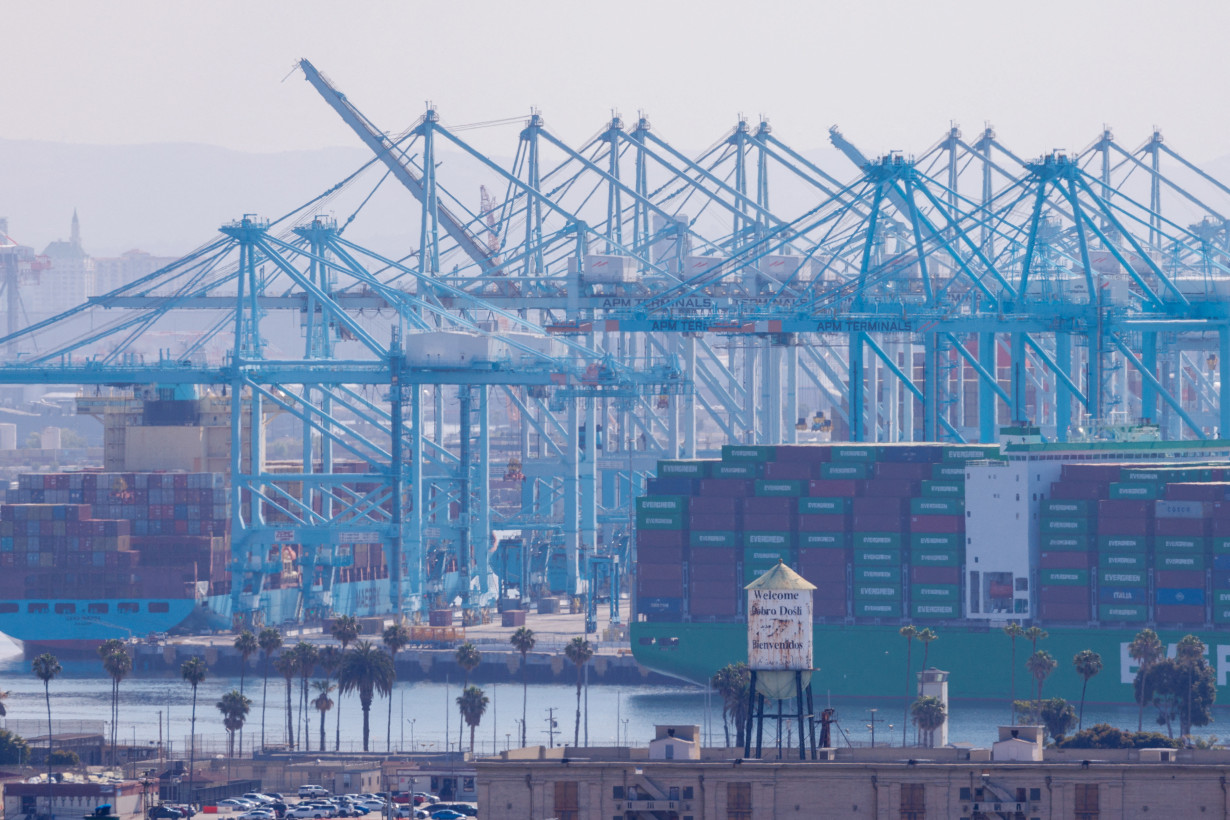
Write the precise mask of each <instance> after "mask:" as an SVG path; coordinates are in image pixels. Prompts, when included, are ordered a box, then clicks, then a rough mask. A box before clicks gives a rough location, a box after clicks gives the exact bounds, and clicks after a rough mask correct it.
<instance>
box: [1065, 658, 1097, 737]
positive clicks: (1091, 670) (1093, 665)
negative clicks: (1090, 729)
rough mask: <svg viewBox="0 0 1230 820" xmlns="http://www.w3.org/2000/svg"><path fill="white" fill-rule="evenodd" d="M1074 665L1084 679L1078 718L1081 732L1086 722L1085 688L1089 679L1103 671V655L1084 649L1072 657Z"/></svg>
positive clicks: (1078, 727) (1077, 722)
mask: <svg viewBox="0 0 1230 820" xmlns="http://www.w3.org/2000/svg"><path fill="white" fill-rule="evenodd" d="M1072 665H1073V666H1075V667H1076V674H1078V675H1080V676H1081V681H1082V683H1081V708H1080V712H1079V713H1078V714H1077V720H1076V731H1078V732H1079V731H1080V730H1081V727H1082V726H1083V725H1084V723H1085V689H1086V688H1087V687H1088V686H1089V679H1090V678H1092V677H1093V676H1094V675H1096V674H1098V673H1099V672H1101V671H1102V656H1101V655H1099V654H1098V653H1097V652H1094V651H1093V650H1092V649H1082V650H1081V651H1080V652H1077V653H1076V655H1075V656H1074V657H1073V658H1072Z"/></svg>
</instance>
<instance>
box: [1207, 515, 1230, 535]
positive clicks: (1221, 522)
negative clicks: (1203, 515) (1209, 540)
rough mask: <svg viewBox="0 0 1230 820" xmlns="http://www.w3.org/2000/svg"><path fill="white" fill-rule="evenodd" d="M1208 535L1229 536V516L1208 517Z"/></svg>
mask: <svg viewBox="0 0 1230 820" xmlns="http://www.w3.org/2000/svg"><path fill="white" fill-rule="evenodd" d="M1209 535H1211V536H1213V537H1214V538H1224V537H1226V536H1230V518H1210V519H1209Z"/></svg>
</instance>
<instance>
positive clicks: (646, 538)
mask: <svg viewBox="0 0 1230 820" xmlns="http://www.w3.org/2000/svg"><path fill="white" fill-rule="evenodd" d="M636 543H637V546H638V547H642V548H645V547H648V548H649V549H658V548H660V547H683V546H684V545H685V544H687V543H688V534H687V531H685V530H637V531H636Z"/></svg>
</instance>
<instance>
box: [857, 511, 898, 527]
mask: <svg viewBox="0 0 1230 820" xmlns="http://www.w3.org/2000/svg"><path fill="white" fill-rule="evenodd" d="M850 529H851V530H852V531H853V532H903V531H904V530H905V517H904V516H901V515H878V514H876V513H862V514H858V513H856V514H855V515H853V516H852V517H851V519H850Z"/></svg>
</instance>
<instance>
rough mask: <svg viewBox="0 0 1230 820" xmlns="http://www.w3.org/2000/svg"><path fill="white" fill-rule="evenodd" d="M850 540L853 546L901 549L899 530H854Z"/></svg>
mask: <svg viewBox="0 0 1230 820" xmlns="http://www.w3.org/2000/svg"><path fill="white" fill-rule="evenodd" d="M850 540H851V543H853V544H854V546H855V547H877V548H879V549H893V550H899V549H901V533H899V532H856V533H853V534H852V537H851V539H850Z"/></svg>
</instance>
